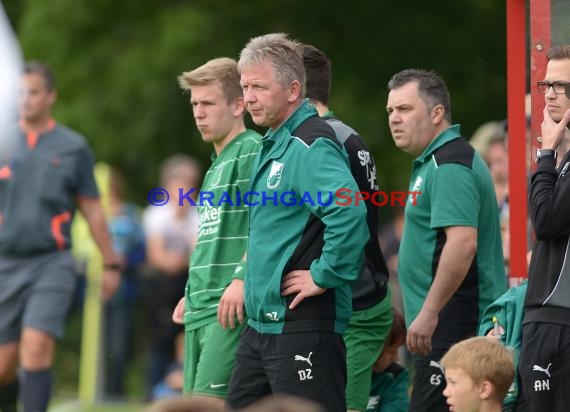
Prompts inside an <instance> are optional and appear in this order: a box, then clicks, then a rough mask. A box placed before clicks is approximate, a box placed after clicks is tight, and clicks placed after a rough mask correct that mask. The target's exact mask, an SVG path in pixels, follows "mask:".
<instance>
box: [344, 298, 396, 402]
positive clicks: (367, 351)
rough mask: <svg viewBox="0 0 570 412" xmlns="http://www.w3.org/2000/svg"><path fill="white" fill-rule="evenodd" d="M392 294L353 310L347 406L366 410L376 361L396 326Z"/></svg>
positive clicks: (347, 334)
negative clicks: (372, 304)
mask: <svg viewBox="0 0 570 412" xmlns="http://www.w3.org/2000/svg"><path fill="white" fill-rule="evenodd" d="M392 320H393V315H392V294H391V293H390V289H388V292H387V293H386V296H385V297H384V299H382V300H381V301H380V302H379V303H377V304H376V305H374V306H372V307H371V308H368V309H364V310H359V311H355V312H352V316H351V318H350V322H349V323H348V327H347V328H346V332H345V334H344V342H345V344H346V366H347V382H346V409H354V410H359V411H364V410H366V405H367V404H368V398H369V396H370V385H371V381H372V365H374V362H376V359H377V358H378V356H380V353H381V352H382V348H383V347H384V342H385V341H386V338H387V337H388V335H389V334H390V330H391V328H392Z"/></svg>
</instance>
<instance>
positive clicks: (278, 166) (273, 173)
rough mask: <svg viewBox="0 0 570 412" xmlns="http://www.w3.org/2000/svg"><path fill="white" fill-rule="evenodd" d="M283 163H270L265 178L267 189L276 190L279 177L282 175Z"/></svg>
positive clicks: (279, 181) (279, 180)
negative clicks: (267, 174)
mask: <svg viewBox="0 0 570 412" xmlns="http://www.w3.org/2000/svg"><path fill="white" fill-rule="evenodd" d="M283 166H285V164H284V163H279V162H276V161H275V160H274V161H273V163H271V169H270V170H269V176H267V188H268V189H277V187H278V186H279V184H280V183H281V176H282V175H283Z"/></svg>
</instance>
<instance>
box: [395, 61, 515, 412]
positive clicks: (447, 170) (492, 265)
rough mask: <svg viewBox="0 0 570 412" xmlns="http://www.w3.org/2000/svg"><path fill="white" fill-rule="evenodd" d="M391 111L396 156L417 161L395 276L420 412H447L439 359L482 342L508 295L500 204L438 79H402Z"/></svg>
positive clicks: (414, 403)
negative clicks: (487, 314)
mask: <svg viewBox="0 0 570 412" xmlns="http://www.w3.org/2000/svg"><path fill="white" fill-rule="evenodd" d="M388 89H389V90H390V93H389V95H388V103H387V106H386V109H387V111H388V119H389V126H390V131H391V133H392V137H393V139H394V142H395V144H396V146H397V147H398V148H400V149H401V150H403V151H404V152H406V153H408V154H411V155H413V156H415V159H414V162H413V165H412V175H411V179H410V186H409V190H410V191H413V192H421V194H420V195H419V196H417V199H416V202H414V200H413V199H412V198H410V199H409V200H408V202H407V204H406V208H405V224H404V232H403V235H402V241H401V243H400V252H399V258H398V276H399V277H400V284H401V287H402V295H403V298H404V310H405V318H406V323H407V326H408V336H407V345H408V348H409V350H410V351H411V352H412V353H414V354H415V355H416V356H417V357H416V361H415V368H416V374H415V378H414V385H413V386H414V389H413V392H412V399H411V402H410V410H413V411H430V412H433V411H447V410H449V407H448V405H447V404H446V401H445V397H444V396H443V389H444V388H445V381H444V379H443V370H442V369H441V366H440V365H439V363H438V362H439V359H441V357H442V356H443V354H444V353H445V352H446V351H447V349H449V347H450V346H451V345H452V344H454V343H455V342H458V341H460V340H463V339H465V338H468V337H470V336H473V335H476V334H477V327H478V322H479V319H480V316H481V314H482V312H483V310H484V309H485V307H486V306H487V305H489V304H490V303H491V302H493V301H494V300H495V299H496V298H497V297H499V296H500V295H501V294H502V293H503V292H504V291H505V289H506V278H505V272H504V268H503V261H502V256H503V255H502V244H501V233H500V227H499V215H498V212H497V202H496V198H495V192H494V189H493V183H492V179H491V176H490V173H489V170H488V168H487V166H486V165H485V162H484V161H483V160H482V159H481V157H480V156H479V154H478V153H477V152H476V151H475V150H474V149H473V148H472V147H471V146H470V145H469V144H468V143H467V142H466V141H465V140H464V139H463V138H461V135H460V132H459V125H452V123H451V104H450V98H449V92H448V90H447V87H446V85H445V83H444V81H443V80H442V79H441V78H440V77H439V76H438V75H437V74H435V73H433V72H428V71H424V70H418V69H409V70H404V71H402V72H400V73H397V74H395V75H394V76H393V77H392V79H391V80H390V82H389V83H388Z"/></svg>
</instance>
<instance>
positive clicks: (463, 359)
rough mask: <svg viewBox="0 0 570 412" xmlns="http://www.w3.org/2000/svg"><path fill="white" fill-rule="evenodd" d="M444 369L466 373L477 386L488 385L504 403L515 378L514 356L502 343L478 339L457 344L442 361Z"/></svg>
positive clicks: (497, 398)
mask: <svg viewBox="0 0 570 412" xmlns="http://www.w3.org/2000/svg"><path fill="white" fill-rule="evenodd" d="M441 366H442V367H443V368H444V369H450V368H458V369H461V370H463V371H464V372H465V373H466V374H467V375H469V377H470V378H471V379H473V381H474V382H475V383H476V384H480V383H483V382H484V381H489V382H491V383H492V384H493V386H494V388H495V391H496V394H495V395H496V400H497V401H499V402H502V401H503V399H504V398H505V396H506V394H507V392H508V390H509V387H510V386H511V384H512V383H513V379H514V377H515V365H514V361H513V354H512V353H511V351H510V350H508V349H507V348H505V347H504V346H503V345H501V344H500V343H499V342H497V341H495V340H492V339H490V338H488V337H485V336H477V337H474V338H470V339H466V340H464V341H461V342H459V343H456V344H455V345H453V346H452V347H451V349H449V351H448V352H447V353H446V354H445V355H444V357H443V358H442V359H441Z"/></svg>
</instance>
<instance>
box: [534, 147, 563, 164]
mask: <svg viewBox="0 0 570 412" xmlns="http://www.w3.org/2000/svg"><path fill="white" fill-rule="evenodd" d="M557 155H558V153H556V150H554V149H536V161H537V162H538V160H539V159H540V158H541V157H544V156H552V157H554V160H556V156H557Z"/></svg>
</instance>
